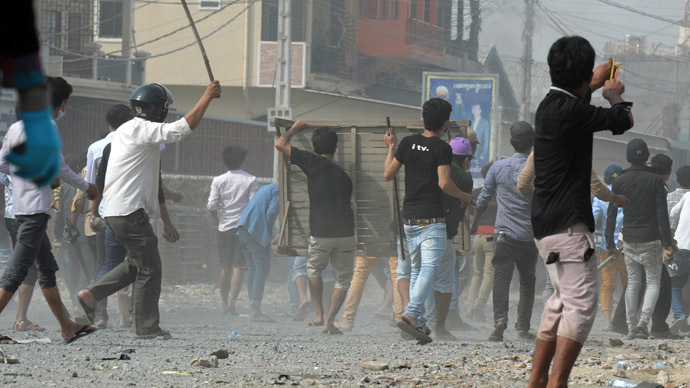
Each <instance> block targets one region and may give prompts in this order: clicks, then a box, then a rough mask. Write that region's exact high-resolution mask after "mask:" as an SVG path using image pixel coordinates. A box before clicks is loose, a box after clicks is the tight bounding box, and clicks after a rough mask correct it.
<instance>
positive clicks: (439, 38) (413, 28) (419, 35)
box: [405, 19, 443, 54]
mask: <svg viewBox="0 0 690 388" xmlns="http://www.w3.org/2000/svg"><path fill="white" fill-rule="evenodd" d="M405 43H407V44H409V45H413V46H416V48H418V49H421V50H423V51H425V52H431V53H434V54H443V29H442V28H441V27H437V26H434V25H432V24H429V23H426V22H424V21H421V20H417V19H408V20H407V32H406V35H405Z"/></svg>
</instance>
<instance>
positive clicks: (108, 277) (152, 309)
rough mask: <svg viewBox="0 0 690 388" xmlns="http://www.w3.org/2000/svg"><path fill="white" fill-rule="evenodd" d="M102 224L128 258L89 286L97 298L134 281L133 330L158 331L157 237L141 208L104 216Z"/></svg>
mask: <svg viewBox="0 0 690 388" xmlns="http://www.w3.org/2000/svg"><path fill="white" fill-rule="evenodd" d="M105 222H106V224H107V225H108V227H110V229H112V231H113V233H114V234H115V236H116V237H117V239H118V240H120V242H121V243H122V245H124V247H125V249H126V250H127V254H128V258H127V260H126V261H124V262H123V263H121V264H120V265H118V266H117V267H115V268H114V269H113V270H112V271H110V272H108V273H107V274H105V275H104V276H103V277H102V278H100V279H98V280H96V282H95V283H94V284H93V285H92V286H90V287H89V290H90V291H91V293H92V294H93V295H94V296H95V297H96V299H98V300H101V299H104V298H107V297H108V296H110V295H112V294H114V293H116V292H117V291H118V290H121V289H122V288H124V287H126V286H128V285H130V284H131V283H134V284H135V286H136V289H137V292H136V294H135V296H134V306H135V310H136V314H135V316H134V327H135V332H136V334H140V335H147V334H156V333H159V332H160V331H161V328H160V326H159V322H160V314H159V312H158V300H159V299H160V294H161V280H162V267H161V258H160V254H159V252H158V238H157V237H156V234H155V233H154V231H153V227H152V226H151V223H150V222H149V216H148V215H147V214H146V212H145V211H144V210H143V209H139V210H137V211H135V212H134V213H132V214H129V215H127V216H121V217H106V219H105Z"/></svg>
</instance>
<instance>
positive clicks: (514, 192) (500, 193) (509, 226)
mask: <svg viewBox="0 0 690 388" xmlns="http://www.w3.org/2000/svg"><path fill="white" fill-rule="evenodd" d="M527 156H528V155H527V154H521V153H515V154H513V156H511V157H510V158H507V159H503V160H499V161H497V162H495V163H494V164H493V165H491V168H490V169H489V172H488V173H487V174H486V179H485V180H484V187H483V188H482V192H481V193H480V194H479V197H478V198H477V201H476V203H475V206H476V207H477V209H479V211H482V212H483V211H485V210H486V207H487V206H488V205H489V202H490V199H491V197H492V196H493V195H496V203H497V204H498V211H497V213H496V225H495V229H496V233H499V232H503V233H505V235H506V236H508V237H510V238H512V239H514V240H518V241H531V240H533V239H534V232H533V231H532V221H531V217H532V202H531V201H530V200H528V199H527V198H526V197H525V196H523V195H522V194H521V193H520V192H519V191H518V189H517V180H518V176H520V173H521V172H522V169H523V167H525V163H526V162H527Z"/></svg>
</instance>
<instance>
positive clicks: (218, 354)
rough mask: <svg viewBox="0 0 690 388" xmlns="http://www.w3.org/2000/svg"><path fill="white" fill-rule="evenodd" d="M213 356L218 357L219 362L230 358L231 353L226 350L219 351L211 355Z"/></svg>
mask: <svg viewBox="0 0 690 388" xmlns="http://www.w3.org/2000/svg"><path fill="white" fill-rule="evenodd" d="M211 355H212V356H216V357H217V358H218V359H219V360H224V359H226V358H228V357H230V352H228V351H227V350H225V349H218V350H216V351H215V352H213V353H211Z"/></svg>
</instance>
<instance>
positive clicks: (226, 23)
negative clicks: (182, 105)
mask: <svg viewBox="0 0 690 388" xmlns="http://www.w3.org/2000/svg"><path fill="white" fill-rule="evenodd" d="M256 1H257V0H248V5H247V6H246V7H244V9H242V11H240V12H239V13H237V14H236V15H235V16H233V17H232V18H230V19H229V20H228V21H226V22H225V23H223V24H221V25H220V26H218V27H217V28H215V29H214V30H212V31H211V32H210V33H208V34H206V35H204V36H203V37H201V39H202V40H203V39H207V38H209V37H211V36H213V35H215V34H216V33H217V32H218V31H220V30H222V29H223V28H225V27H226V26H228V25H229V24H230V23H232V22H234V21H235V20H237V18H239V17H240V16H242V14H244V13H245V12H246V11H247V10H248V9H249V7H251V5H252V4H253V3H255V2H256ZM187 27H189V26H187ZM195 44H197V42H196V40H194V41H193V42H191V43H189V44H186V45H184V46H182V47H178V48H176V49H173V50H169V51H166V52H164V53H160V54H154V55H150V56H147V57H146V58H145V59H147V60H148V59H152V58H159V57H164V56H167V55H170V54H174V53H176V52H178V51H182V50H184V49H186V48H188V47H191V46H194V45H195ZM44 45H45V46H47V47H49V48H51V49H54V50H58V51H60V52H63V53H66V54H69V55H73V56H76V57H79V58H85V59H101V60H102V59H104V58H103V57H96V56H91V55H84V54H81V53H75V52H72V51H69V50H65V49H62V48H60V47H56V46H53V45H50V44H47V43H44ZM139 46H141V45H139ZM135 60H137V58H108V61H120V62H128V61H135Z"/></svg>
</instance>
